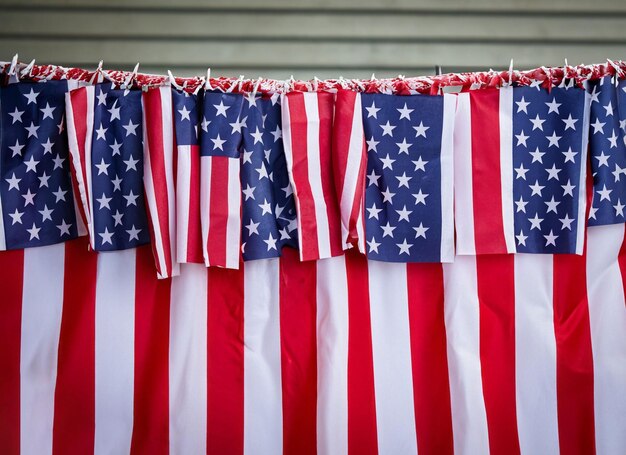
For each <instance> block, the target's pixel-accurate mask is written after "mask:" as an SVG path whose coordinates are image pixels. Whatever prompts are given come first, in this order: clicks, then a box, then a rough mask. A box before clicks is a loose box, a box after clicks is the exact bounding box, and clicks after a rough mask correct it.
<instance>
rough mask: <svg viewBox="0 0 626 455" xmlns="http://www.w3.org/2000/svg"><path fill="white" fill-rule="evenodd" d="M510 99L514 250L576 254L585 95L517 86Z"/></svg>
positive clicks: (569, 90)
mask: <svg viewBox="0 0 626 455" xmlns="http://www.w3.org/2000/svg"><path fill="white" fill-rule="evenodd" d="M513 101H514V104H513V136H514V137H513V168H514V169H513V170H514V172H513V199H514V227H515V238H516V242H515V244H516V247H517V251H518V252H520V253H576V249H577V222H578V216H579V215H578V212H579V194H580V193H579V192H580V191H582V192H583V194H582V196H583V197H584V191H585V189H584V186H583V188H580V176H581V162H582V157H583V153H582V152H583V151H582V143H583V134H584V133H585V132H586V128H585V125H584V109H585V102H586V101H585V91H584V90H581V89H578V88H565V87H556V88H553V89H552V90H551V92H548V91H547V90H544V89H540V88H539V87H516V88H514V89H513ZM582 165H586V163H582ZM583 185H584V182H583Z"/></svg>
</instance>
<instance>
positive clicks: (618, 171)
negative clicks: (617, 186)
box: [611, 164, 626, 182]
mask: <svg viewBox="0 0 626 455" xmlns="http://www.w3.org/2000/svg"><path fill="white" fill-rule="evenodd" d="M624 171H626V169H622V168H621V167H619V166H618V165H617V164H615V170H614V171H613V172H611V174H613V178H614V179H615V181H616V182H619V178H620V175H622V174H623V173H624Z"/></svg>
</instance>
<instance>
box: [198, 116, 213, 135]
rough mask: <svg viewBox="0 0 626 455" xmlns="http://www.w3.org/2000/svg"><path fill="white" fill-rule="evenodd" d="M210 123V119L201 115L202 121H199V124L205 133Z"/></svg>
mask: <svg viewBox="0 0 626 455" xmlns="http://www.w3.org/2000/svg"><path fill="white" fill-rule="evenodd" d="M210 124H211V121H210V120H207V118H206V117H202V122H201V123H200V126H201V128H202V130H203V131H204V132H205V133H208V132H209V125H210Z"/></svg>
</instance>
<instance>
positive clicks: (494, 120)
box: [470, 90, 507, 254]
mask: <svg viewBox="0 0 626 455" xmlns="http://www.w3.org/2000/svg"><path fill="white" fill-rule="evenodd" d="M470 103H471V122H472V193H473V202H474V237H475V242H476V254H490V253H506V252H507V250H506V243H505V240H504V226H503V224H502V185H501V181H500V172H499V169H500V94H499V91H498V90H475V91H471V92H470Z"/></svg>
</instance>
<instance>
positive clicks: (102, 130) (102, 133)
mask: <svg viewBox="0 0 626 455" xmlns="http://www.w3.org/2000/svg"><path fill="white" fill-rule="evenodd" d="M107 130H108V128H104V127H103V126H102V123H100V128H98V129H97V130H96V141H97V140H98V139H103V140H105V141H106V136H105V133H106V132H107Z"/></svg>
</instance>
